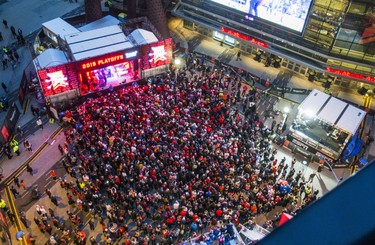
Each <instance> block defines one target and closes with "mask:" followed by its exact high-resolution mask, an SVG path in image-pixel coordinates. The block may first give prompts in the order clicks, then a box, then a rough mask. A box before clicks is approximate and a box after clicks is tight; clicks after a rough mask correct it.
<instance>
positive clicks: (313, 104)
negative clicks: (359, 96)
mask: <svg viewBox="0 0 375 245" xmlns="http://www.w3.org/2000/svg"><path fill="white" fill-rule="evenodd" d="M298 109H299V110H300V111H302V112H304V113H306V114H308V115H314V116H315V117H317V118H319V119H321V120H323V121H326V122H328V123H330V124H332V125H334V126H335V127H337V128H339V129H341V130H344V131H346V132H348V133H350V134H355V132H356V131H357V129H358V128H359V125H360V124H361V122H362V120H363V119H364V117H365V115H366V112H365V111H364V110H361V109H359V108H357V107H355V106H353V105H350V104H348V103H346V102H345V101H342V100H340V99H337V98H335V97H333V96H331V95H329V94H326V93H323V92H321V91H319V90H316V89H314V90H313V91H311V93H310V94H309V96H307V97H306V99H305V100H304V101H302V103H301V104H300V105H299V107H298Z"/></svg>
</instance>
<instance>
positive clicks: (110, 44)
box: [65, 25, 134, 60]
mask: <svg viewBox="0 0 375 245" xmlns="http://www.w3.org/2000/svg"><path fill="white" fill-rule="evenodd" d="M65 40H66V42H67V44H68V45H69V48H70V51H71V53H72V56H73V59H74V60H82V59H86V58H90V57H95V56H99V55H103V54H108V53H112V52H116V51H120V50H124V49H128V48H131V47H133V46H134V45H133V44H132V43H131V42H130V41H129V39H128V38H127V37H126V36H125V34H124V33H123V32H122V30H121V28H120V27H119V26H117V25H113V26H107V27H104V28H99V29H95V30H91V31H85V32H79V33H75V34H72V35H67V36H65Z"/></svg>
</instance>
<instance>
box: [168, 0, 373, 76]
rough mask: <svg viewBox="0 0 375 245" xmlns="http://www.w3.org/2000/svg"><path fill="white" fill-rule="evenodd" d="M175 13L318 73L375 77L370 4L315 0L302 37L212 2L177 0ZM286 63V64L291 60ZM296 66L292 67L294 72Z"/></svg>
mask: <svg viewBox="0 0 375 245" xmlns="http://www.w3.org/2000/svg"><path fill="white" fill-rule="evenodd" d="M229 1H230V0H229ZM233 1H234V0H233ZM295 1H297V2H298V1H302V2H303V1H304V0H295ZM235 2H236V1H235ZM174 14H175V15H177V16H179V17H181V18H183V19H184V20H185V22H186V25H193V26H195V27H194V28H195V30H199V29H204V30H206V31H205V32H207V30H209V29H211V30H212V31H220V28H221V27H223V26H224V27H228V28H231V29H233V30H236V31H238V32H240V33H244V34H245V35H249V36H251V37H254V38H258V39H259V40H262V41H264V42H266V43H267V44H269V46H270V47H269V50H270V51H274V53H282V54H285V57H289V58H291V59H292V60H296V59H298V60H301V61H303V63H304V64H310V66H309V67H311V68H314V67H315V68H318V69H317V70H320V72H322V71H323V72H324V71H325V69H326V67H327V65H329V66H332V67H335V68H337V69H345V70H350V71H352V72H355V73H361V74H365V75H370V76H375V68H374V66H375V56H374V55H375V1H374V0H315V1H314V3H313V5H312V6H311V9H310V12H309V15H308V19H307V21H306V25H305V28H304V31H303V32H302V33H296V32H293V31H290V30H288V29H286V28H282V27H281V26H278V25H276V24H273V23H270V22H267V21H264V20H262V19H259V18H252V19H249V18H248V16H247V15H245V14H244V13H242V12H240V11H236V10H232V9H228V7H225V6H223V5H220V4H215V3H213V2H212V1H202V0H181V1H180V5H179V7H178V8H177V9H176V10H175V11H174ZM198 26H201V27H204V28H199V27H198ZM202 34H204V33H202ZM208 35H210V36H212V32H211V33H209V34H208ZM287 65H288V66H291V64H290V62H289V63H288V64H287ZM297 68H298V67H297ZM297 68H296V65H295V64H294V65H293V70H295V69H297Z"/></svg>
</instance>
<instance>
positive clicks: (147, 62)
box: [142, 38, 173, 70]
mask: <svg viewBox="0 0 375 245" xmlns="http://www.w3.org/2000/svg"><path fill="white" fill-rule="evenodd" d="M172 46H173V41H172V38H169V39H165V40H164V41H160V42H157V43H152V44H149V45H143V46H142V54H143V60H142V63H143V69H144V70H147V69H151V68H155V67H158V66H162V65H167V64H170V63H171V61H172Z"/></svg>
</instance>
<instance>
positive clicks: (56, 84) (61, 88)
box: [38, 63, 79, 97]
mask: <svg viewBox="0 0 375 245" xmlns="http://www.w3.org/2000/svg"><path fill="white" fill-rule="evenodd" d="M76 74H77V71H76V69H75V66H74V64H73V63H70V64H66V65H60V66H55V67H49V68H46V69H43V70H39V71H38V76H39V80H40V83H41V85H42V89H43V93H44V96H45V97H49V96H51V95H55V94H60V93H62V92H66V91H69V90H72V89H76V88H78V85H79V83H78V79H77V75H76Z"/></svg>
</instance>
